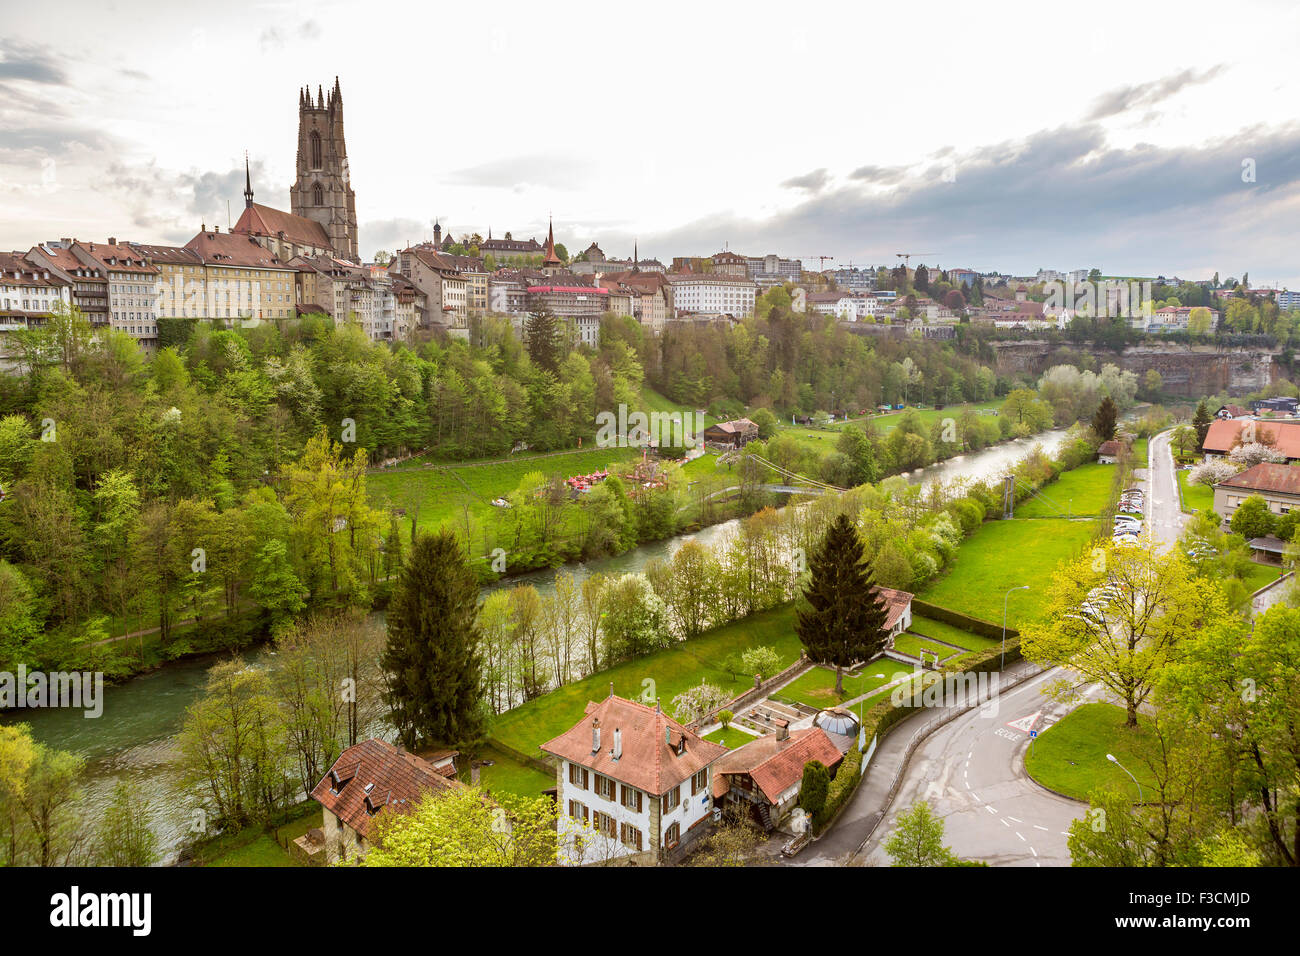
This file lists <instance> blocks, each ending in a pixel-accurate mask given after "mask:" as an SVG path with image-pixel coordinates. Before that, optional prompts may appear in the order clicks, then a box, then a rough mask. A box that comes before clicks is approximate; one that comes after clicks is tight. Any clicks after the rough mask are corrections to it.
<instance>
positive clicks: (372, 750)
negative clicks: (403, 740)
mask: <svg viewBox="0 0 1300 956" xmlns="http://www.w3.org/2000/svg"><path fill="white" fill-rule="evenodd" d="M458 786H460V784H458V783H456V782H455V781H454V780H449V779H447V777H445V776H443V775H442V774H441V773H439V772H438V771H437V770H435V769H434V767H433V765H432V764H430V763H427V762H426V761H424V760H421V759H420V758H419V757H417V756H415V755H414V754H409V753H407V752H406V751H404V750H398V749H397V748H396V747H394V746H393V745H392V744H390V743H388V742H386V741H383V740H378V739H371V740H363V741H361V742H360V743H359V744H357V745H355V746H353V747H349V748H348V749H347V750H345V751H343V753H341V754H340V755H339V759H338V760H336V761H334V766H333V767H331V768H330V772H329V773H327V774H326V775H325V776H324V777H323V778H322V779H321V782H320V783H318V784H316V786H315V788H314V789H313V790H312V792H311V796H312V799H313V800H315V801H316V802H317V803H319V804H320V805H321V806H322V807H324V808H325V809H326V810H327V811H329V812H330V813H332V814H334V815H335V816H337V817H338V818H339V819H341V820H342V821H343V822H344V823H346V824H347V825H348V826H349V827H351V828H352V829H353V830H355V831H356V832H357V833H359V834H361V836H363V837H364V836H367V835H368V834H369V832H370V821H371V820H372V819H374V817H375V816H376V815H377V814H378V813H380V812H381V811H383V810H385V809H389V810H396V811H405V810H408V809H410V808H411V806H413V805H414V804H415V803H418V802H419V800H420V798H421V797H422V796H423V795H424V794H425V793H445V792H446V791H448V790H451V789H452V788H454V787H458Z"/></svg>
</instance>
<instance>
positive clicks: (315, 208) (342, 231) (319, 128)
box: [289, 77, 361, 262]
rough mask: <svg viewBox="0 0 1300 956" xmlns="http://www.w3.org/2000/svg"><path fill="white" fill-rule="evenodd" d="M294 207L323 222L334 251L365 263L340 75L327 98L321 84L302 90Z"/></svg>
mask: <svg viewBox="0 0 1300 956" xmlns="http://www.w3.org/2000/svg"><path fill="white" fill-rule="evenodd" d="M289 202H290V210H291V211H292V212H293V214H294V215H295V216H303V217H305V218H307V219H313V220H315V221H316V222H318V223H320V224H321V226H322V227H324V229H325V233H326V235H328V236H329V239H330V244H331V245H332V246H333V247H334V254H335V255H336V256H337V257H338V258H340V259H348V260H350V261H352V262H360V261H361V255H360V249H359V246H358V244H357V199H356V194H355V193H354V192H353V191H352V183H351V181H350V180H349V178H348V150H347V146H346V145H345V144H344V142H343V93H342V91H341V90H340V89H339V80H338V77H335V78H334V89H333V90H331V91H330V93H329V95H328V96H326V94H325V91H324V89H322V88H321V87H319V86H318V87H317V88H316V98H315V99H314V100H313V99H312V95H311V90H310V89H308V88H305V87H304V88H303V89H302V90H300V91H299V93H298V165H297V178H296V179H295V180H294V183H293V188H292V190H290V192H289Z"/></svg>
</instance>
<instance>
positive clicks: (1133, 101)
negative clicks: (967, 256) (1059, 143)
mask: <svg viewBox="0 0 1300 956" xmlns="http://www.w3.org/2000/svg"><path fill="white" fill-rule="evenodd" d="M1225 69H1226V67H1225V66H1224V65H1223V64H1222V63H1220V64H1218V65H1217V66H1212V67H1210V68H1209V69H1207V70H1202V71H1201V72H1199V73H1198V72H1197V71H1196V70H1195V69H1194V68H1192V67H1188V68H1187V69H1185V70H1183V71H1182V72H1181V73H1174V74H1172V75H1170V76H1166V77H1164V78H1163V79H1159V80H1152V81H1151V82H1150V83H1137V84H1133V85H1131V86H1122V87H1120V88H1119V89H1117V90H1111V91H1110V92H1109V93H1106V94H1103V95H1102V96H1100V97H1098V98H1097V100H1096V102H1095V103H1094V104H1093V107H1092V111H1091V112H1090V113H1089V114H1088V115H1087V117H1086V118H1087V119H1088V120H1090V121H1091V120H1100V119H1105V118H1106V117H1108V116H1117V115H1118V114H1120V113H1126V112H1128V111H1129V110H1132V109H1138V108H1141V107H1150V106H1154V105H1155V104H1157V103H1160V102H1163V101H1164V100H1167V99H1169V98H1170V97H1171V96H1174V95H1175V94H1177V93H1179V92H1180V91H1182V90H1184V89H1186V88H1187V87H1189V86H1197V85H1199V84H1201V83H1208V82H1209V81H1210V80H1212V79H1214V78H1215V77H1216V76H1218V75H1219V74H1220V73H1222V72H1223V71H1224V70H1225Z"/></svg>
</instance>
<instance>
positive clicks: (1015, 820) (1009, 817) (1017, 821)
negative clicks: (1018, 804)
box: [1007, 815, 1025, 823]
mask: <svg viewBox="0 0 1300 956" xmlns="http://www.w3.org/2000/svg"><path fill="white" fill-rule="evenodd" d="M1007 819H1008V820H1010V821H1011V822H1012V823H1024V822H1025V821H1024V820H1018V819H1016V818H1015V817H1013V816H1010V815H1008V816H1007Z"/></svg>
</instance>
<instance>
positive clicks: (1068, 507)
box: [1016, 461, 1118, 518]
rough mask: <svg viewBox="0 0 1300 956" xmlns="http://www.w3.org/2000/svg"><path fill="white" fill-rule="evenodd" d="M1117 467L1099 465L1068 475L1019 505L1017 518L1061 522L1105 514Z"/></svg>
mask: <svg viewBox="0 0 1300 956" xmlns="http://www.w3.org/2000/svg"><path fill="white" fill-rule="evenodd" d="M1117 467H1118V466H1117V465H1101V464H1098V463H1097V462H1095V461H1094V462H1091V463H1090V464H1086V465H1080V466H1079V467H1078V468H1073V469H1071V470H1070V471H1067V472H1065V473H1064V474H1062V475H1061V477H1060V478H1058V479H1056V481H1054V482H1052V483H1051V484H1050V485H1044V486H1043V487H1042V488H1040V489H1039V490H1038V495H1036V496H1034V497H1030V498H1028V499H1027V500H1025V501H1023V502H1021V503H1020V504H1018V505H1016V517H1018V518H1061V517H1075V516H1078V515H1100V514H1104V513H1105V512H1106V506H1107V505H1109V504H1110V501H1111V494H1112V492H1113V491H1114V486H1115V469H1116V468H1117Z"/></svg>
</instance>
